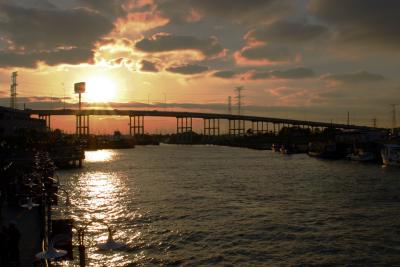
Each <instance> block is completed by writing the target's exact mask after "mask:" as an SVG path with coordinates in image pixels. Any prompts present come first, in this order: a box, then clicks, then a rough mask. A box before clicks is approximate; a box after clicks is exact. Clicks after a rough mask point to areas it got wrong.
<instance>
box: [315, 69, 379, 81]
mask: <svg viewBox="0 0 400 267" xmlns="http://www.w3.org/2000/svg"><path fill="white" fill-rule="evenodd" d="M323 78H324V79H326V80H331V81H336V82H342V83H362V82H380V81H383V80H385V77H384V76H382V75H380V74H375V73H371V72H367V71H358V72H354V73H347V74H329V75H325V76H324V77H323Z"/></svg>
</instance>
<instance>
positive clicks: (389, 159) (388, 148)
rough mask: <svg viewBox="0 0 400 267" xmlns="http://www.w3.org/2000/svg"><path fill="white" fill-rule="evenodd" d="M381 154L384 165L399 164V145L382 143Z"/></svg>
mask: <svg viewBox="0 0 400 267" xmlns="http://www.w3.org/2000/svg"><path fill="white" fill-rule="evenodd" d="M381 156H382V161H383V164H384V165H392V166H400V145H397V144H385V145H383V148H382V149H381Z"/></svg>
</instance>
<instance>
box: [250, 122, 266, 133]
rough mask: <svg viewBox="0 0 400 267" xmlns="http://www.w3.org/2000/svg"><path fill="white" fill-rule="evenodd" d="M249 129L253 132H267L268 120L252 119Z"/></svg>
mask: <svg viewBox="0 0 400 267" xmlns="http://www.w3.org/2000/svg"><path fill="white" fill-rule="evenodd" d="M251 129H252V131H253V134H265V133H268V122H266V121H252V122H251Z"/></svg>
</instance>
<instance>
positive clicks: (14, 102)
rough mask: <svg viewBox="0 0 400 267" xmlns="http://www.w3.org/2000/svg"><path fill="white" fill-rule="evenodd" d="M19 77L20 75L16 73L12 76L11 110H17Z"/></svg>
mask: <svg viewBox="0 0 400 267" xmlns="http://www.w3.org/2000/svg"><path fill="white" fill-rule="evenodd" d="M17 75H18V73H17V72H16V71H14V72H13V73H12V75H11V85H10V97H11V99H10V108H12V109H16V108H17Z"/></svg>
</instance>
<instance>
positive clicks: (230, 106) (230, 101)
mask: <svg viewBox="0 0 400 267" xmlns="http://www.w3.org/2000/svg"><path fill="white" fill-rule="evenodd" d="M228 114H232V97H231V96H228Z"/></svg>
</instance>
